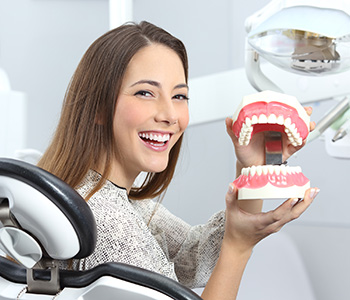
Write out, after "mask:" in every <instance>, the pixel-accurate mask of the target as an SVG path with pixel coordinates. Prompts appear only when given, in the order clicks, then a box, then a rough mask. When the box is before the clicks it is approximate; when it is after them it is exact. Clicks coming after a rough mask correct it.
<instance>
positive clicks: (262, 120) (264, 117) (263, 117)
mask: <svg viewBox="0 0 350 300" xmlns="http://www.w3.org/2000/svg"><path fill="white" fill-rule="evenodd" d="M259 123H260V124H266V123H267V117H266V115H264V114H261V115H260V116H259Z"/></svg>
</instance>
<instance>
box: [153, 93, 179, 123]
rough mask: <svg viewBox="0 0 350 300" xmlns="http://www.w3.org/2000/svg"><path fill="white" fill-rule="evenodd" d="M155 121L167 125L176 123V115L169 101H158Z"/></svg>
mask: <svg viewBox="0 0 350 300" xmlns="http://www.w3.org/2000/svg"><path fill="white" fill-rule="evenodd" d="M156 121H157V122H164V123H167V124H168V125H174V124H176V123H177V122H178V113H177V110H176V108H175V104H174V102H173V101H172V100H171V99H170V100H164V101H160V103H159V105H158V112H157V114H156Z"/></svg>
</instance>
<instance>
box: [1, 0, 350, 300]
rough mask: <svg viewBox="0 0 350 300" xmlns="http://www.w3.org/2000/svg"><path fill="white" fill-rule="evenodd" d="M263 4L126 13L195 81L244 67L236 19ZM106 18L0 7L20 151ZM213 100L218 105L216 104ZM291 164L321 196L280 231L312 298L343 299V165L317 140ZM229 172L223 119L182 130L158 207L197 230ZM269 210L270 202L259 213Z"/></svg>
mask: <svg viewBox="0 0 350 300" xmlns="http://www.w3.org/2000/svg"><path fill="white" fill-rule="evenodd" d="M268 2H269V1H267V0H264V1H262V0H247V1H245V2H244V5H243V4H242V3H243V2H241V1H238V0H217V1H212V0H190V1H188V0H176V1H175V0H167V1H164V0H147V1H145V0H134V11H133V12H134V19H135V20H136V21H140V20H143V19H146V20H148V21H151V22H153V23H155V24H157V25H159V26H161V27H164V28H165V29H166V30H168V31H170V32H171V33H173V34H174V35H176V36H177V37H179V38H180V39H181V40H183V41H184V43H185V44H186V46H187V49H188V53H189V59H190V76H191V77H192V78H193V77H197V76H203V75H208V74H212V73H216V72H222V71H226V70H230V69H232V68H236V67H242V66H243V65H244V34H245V32H244V27H243V24H244V20H245V18H246V17H247V16H249V15H250V14H251V13H253V12H254V11H256V10H258V9H260V8H261V7H262V6H263V5H265V4H266V3H268ZM108 16H109V14H108V1H107V0H71V1H68V0H50V1H45V0H0V67H2V68H4V69H5V70H6V71H7V73H8V75H9V78H10V80H11V84H12V88H13V89H14V90H18V91H22V92H25V93H26V94H27V96H28V128H27V129H28V135H27V136H28V139H27V146H28V147H30V148H35V149H38V150H41V151H44V149H45V148H46V146H47V144H48V142H49V139H50V137H51V135H52V133H53V130H54V128H55V125H56V122H57V118H58V116H59V111H60V107H61V103H62V99H63V96H64V93H65V89H66V87H67V84H68V82H69V79H70V77H71V75H72V73H73V71H74V69H75V67H76V65H77V63H78V61H79V59H80V57H81V56H82V54H83V52H84V51H85V49H86V48H87V47H88V46H89V44H90V43H91V42H92V41H93V40H94V39H95V38H97V37H98V36H99V35H101V34H102V33H104V32H105V31H107V30H108V23H109V20H108ZM349 83H350V80H349ZM203 88H205V87H203ZM231 88H232V97H234V91H235V89H237V88H239V87H237V86H235V83H234V82H232V87H231ZM213 101H215V102H217V105H220V99H213ZM333 104H334V103H333V102H331V101H328V102H323V103H319V104H316V105H315V111H314V115H313V119H314V120H316V121H317V120H318V119H319V118H320V117H321V116H322V115H323V113H324V112H325V111H327V109H328V108H329V107H331V106H332V105H333ZM234 110H235V107H232V112H227V113H228V115H231V114H232V113H233V112H234ZM290 164H291V165H300V166H302V168H303V172H304V173H305V174H306V175H307V176H308V177H309V178H310V179H311V182H312V185H317V186H318V187H320V188H321V193H320V195H319V196H318V197H317V198H316V200H315V202H314V204H313V205H312V207H311V208H310V209H309V210H308V211H307V212H306V213H305V214H304V215H303V216H302V217H301V218H300V219H299V220H297V221H295V222H294V223H292V224H289V225H288V226H287V227H286V228H285V229H284V232H287V233H288V234H289V235H290V236H291V237H292V238H293V240H294V241H295V242H296V244H297V246H298V248H299V250H300V252H301V254H302V257H303V260H304V262H305V265H306V266H307V269H308V272H309V275H310V279H311V282H312V284H313V287H314V290H315V293H316V296H317V297H316V298H317V299H319V300H329V299H337V300H347V299H349V295H350V288H349V285H348V283H349V282H350V271H349V270H350V259H349V255H348V252H349V249H350V218H349V211H350V196H349V195H350V193H349V191H348V186H349V183H350V176H349V170H350V160H339V159H335V158H332V157H329V156H328V155H327V154H326V152H325V147H324V142H323V141H321V140H318V141H315V142H313V143H312V144H310V145H309V146H308V147H306V148H305V149H303V150H302V151H301V152H300V153H299V154H298V155H297V157H295V158H292V159H291V160H290ZM234 165H235V157H234V152H233V147H232V145H231V142H230V140H229V138H228V136H227V135H226V133H225V125H224V120H220V121H215V122H211V123H207V124H203V125H195V126H192V127H190V128H189V129H188V131H187V133H186V142H185V145H184V148H183V153H182V158H181V161H180V164H179V167H178V169H177V173H176V177H175V180H174V182H173V184H172V185H171V187H170V188H169V191H168V193H167V195H166V197H165V199H164V204H165V205H166V206H167V207H168V208H169V209H170V210H172V211H173V212H174V213H175V214H177V215H179V216H181V217H182V218H184V219H185V220H187V221H188V222H189V223H191V224H197V223H200V222H205V221H206V220H207V219H208V218H209V217H210V215H211V214H212V213H214V212H215V211H217V210H219V209H222V208H224V195H225V193H226V189H227V185H228V183H229V182H230V181H232V180H233V179H234V176H235V174H234ZM274 205H277V203H273V202H270V203H268V204H267V207H269V206H270V207H273V206H274ZM290 284H291V285H293V282H290ZM253 287H254V286H253V283H252V288H253ZM295 288H298V287H295Z"/></svg>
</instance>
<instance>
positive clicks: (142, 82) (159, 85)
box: [130, 79, 161, 88]
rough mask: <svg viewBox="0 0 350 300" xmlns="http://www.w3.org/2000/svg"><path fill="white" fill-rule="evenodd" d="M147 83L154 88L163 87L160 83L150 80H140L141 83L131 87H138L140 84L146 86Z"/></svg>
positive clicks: (138, 82)
mask: <svg viewBox="0 0 350 300" xmlns="http://www.w3.org/2000/svg"><path fill="white" fill-rule="evenodd" d="M145 83H146V84H149V85H153V86H155V87H158V88H160V87H161V84H160V83H159V82H158V81H154V80H148V79H143V80H139V81H137V82H135V83H134V84H132V85H131V86H130V87H133V86H135V85H138V84H145Z"/></svg>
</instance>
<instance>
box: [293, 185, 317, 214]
mask: <svg viewBox="0 0 350 300" xmlns="http://www.w3.org/2000/svg"><path fill="white" fill-rule="evenodd" d="M319 192H320V189H319V188H311V189H308V190H307V191H306V192H305V196H304V199H303V200H301V201H299V202H297V203H296V204H295V205H294V206H293V208H292V212H293V217H294V218H298V217H299V216H300V215H301V214H302V213H303V212H304V211H305V210H306V209H307V208H308V207H309V206H310V204H311V203H312V201H313V200H314V199H315V198H316V196H317V195H318V193H319Z"/></svg>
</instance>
